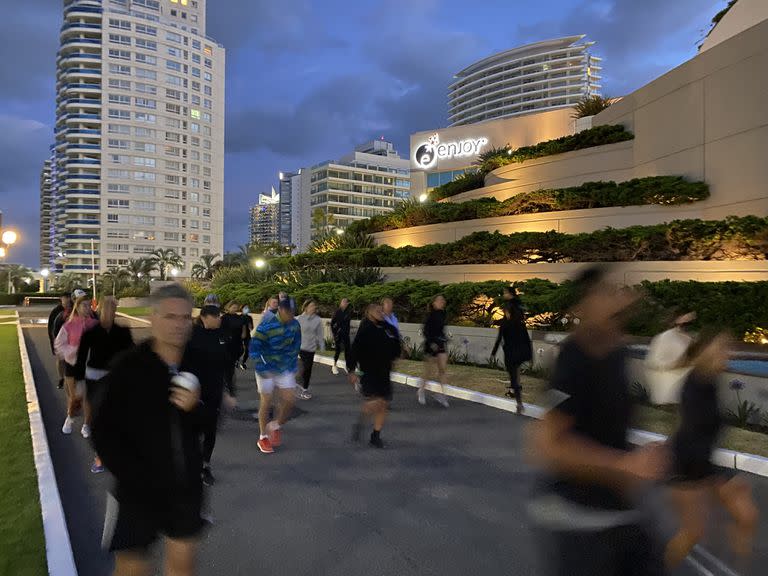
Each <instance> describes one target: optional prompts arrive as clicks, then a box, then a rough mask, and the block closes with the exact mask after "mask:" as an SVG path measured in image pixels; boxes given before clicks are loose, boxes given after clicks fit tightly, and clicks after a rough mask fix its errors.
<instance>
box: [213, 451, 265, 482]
mask: <svg viewBox="0 0 768 576" xmlns="http://www.w3.org/2000/svg"><path fill="white" fill-rule="evenodd" d="M262 452H263V450H262ZM201 476H202V477H203V484H205V485H206V486H213V485H214V484H216V479H215V478H214V477H213V474H211V469H210V467H208V466H203V472H202V474H201Z"/></svg>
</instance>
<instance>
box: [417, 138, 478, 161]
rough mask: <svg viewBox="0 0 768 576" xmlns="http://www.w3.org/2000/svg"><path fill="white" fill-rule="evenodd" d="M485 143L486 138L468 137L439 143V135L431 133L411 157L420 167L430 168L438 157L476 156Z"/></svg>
mask: <svg viewBox="0 0 768 576" xmlns="http://www.w3.org/2000/svg"><path fill="white" fill-rule="evenodd" d="M486 144H488V138H468V139H467V140H459V141H457V142H445V143H442V144H441V143H440V136H438V135H437V134H433V135H432V136H430V137H429V138H427V141H426V142H424V143H423V144H421V145H420V146H419V147H418V148H416V153H415V154H414V155H413V158H414V160H415V161H416V164H418V166H419V167H420V168H431V167H432V166H433V165H434V164H435V162H437V160H438V158H460V157H462V156H477V155H478V154H479V153H480V150H481V149H482V148H483V146H485V145H486Z"/></svg>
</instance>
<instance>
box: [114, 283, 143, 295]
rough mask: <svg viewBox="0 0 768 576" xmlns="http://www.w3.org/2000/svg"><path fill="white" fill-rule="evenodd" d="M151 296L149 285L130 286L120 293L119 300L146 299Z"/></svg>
mask: <svg viewBox="0 0 768 576" xmlns="http://www.w3.org/2000/svg"><path fill="white" fill-rule="evenodd" d="M146 296H149V285H147V284H137V285H135V286H128V287H127V288H123V289H122V290H120V292H118V294H117V297H118V298H144V297H146Z"/></svg>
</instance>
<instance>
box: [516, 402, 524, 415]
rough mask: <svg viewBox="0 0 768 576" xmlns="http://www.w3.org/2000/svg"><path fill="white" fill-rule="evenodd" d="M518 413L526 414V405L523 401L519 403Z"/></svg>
mask: <svg viewBox="0 0 768 576" xmlns="http://www.w3.org/2000/svg"><path fill="white" fill-rule="evenodd" d="M517 413H518V414H525V405H524V404H523V403H522V402H518V403H517Z"/></svg>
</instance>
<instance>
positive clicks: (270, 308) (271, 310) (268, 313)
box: [259, 296, 280, 324]
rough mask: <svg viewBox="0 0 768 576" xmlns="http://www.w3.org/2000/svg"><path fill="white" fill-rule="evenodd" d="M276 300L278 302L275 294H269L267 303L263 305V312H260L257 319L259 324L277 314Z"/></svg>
mask: <svg viewBox="0 0 768 576" xmlns="http://www.w3.org/2000/svg"><path fill="white" fill-rule="evenodd" d="M278 302H280V300H278V299H277V296H270V297H269V298H268V299H267V303H266V304H265V305H264V312H262V313H261V320H259V324H261V323H262V322H266V321H268V320H270V319H271V318H273V317H275V316H277V303H278Z"/></svg>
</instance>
